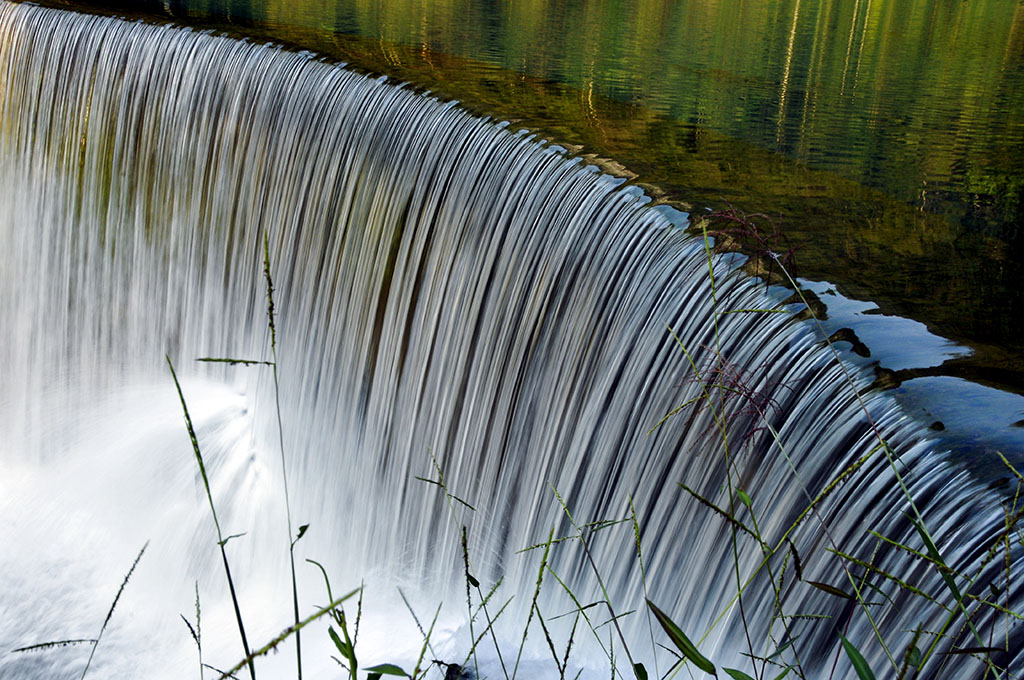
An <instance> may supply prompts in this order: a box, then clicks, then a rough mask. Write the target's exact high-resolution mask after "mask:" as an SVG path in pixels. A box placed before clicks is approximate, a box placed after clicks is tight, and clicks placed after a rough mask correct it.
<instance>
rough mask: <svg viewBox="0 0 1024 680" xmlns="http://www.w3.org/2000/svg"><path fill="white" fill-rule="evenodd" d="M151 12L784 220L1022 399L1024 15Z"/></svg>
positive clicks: (657, 10)
mask: <svg viewBox="0 0 1024 680" xmlns="http://www.w3.org/2000/svg"><path fill="white" fill-rule="evenodd" d="M114 2H115V3H116V2H118V0H114ZM150 3H151V9H152V10H154V11H164V12H168V13H170V14H171V15H173V16H176V17H179V18H187V19H189V20H190V21H192V22H196V21H198V22H203V21H212V22H214V23H216V24H218V25H220V24H224V23H226V24H228V25H234V26H237V27H240V28H242V30H244V32H246V33H249V34H253V33H255V34H257V35H262V36H265V37H268V38H273V39H276V40H284V41H287V42H290V43H293V44H295V45H300V46H304V47H309V48H312V49H315V50H317V51H320V52H323V53H325V54H328V55H332V56H335V57H337V58H341V59H344V60H346V61H348V62H350V63H352V64H354V65H355V66H357V67H359V68H362V69H365V70H367V71H372V72H377V73H387V74H389V75H392V76H394V77H397V78H399V79H408V80H410V81H412V82H414V83H415V84H417V85H418V86H421V87H424V88H429V89H431V90H433V91H436V92H438V93H439V94H441V95H442V96H445V97H451V98H457V99H460V100H462V101H463V102H464V104H466V105H467V106H468V107H469V108H471V109H473V110H475V111H477V112H480V113H484V114H490V115H494V116H497V117H499V118H505V119H513V120H515V121H517V122H519V123H520V124H521V125H523V126H524V127H529V128H532V129H536V130H539V131H541V132H542V133H543V134H545V135H548V136H550V137H551V138H553V139H556V140H558V141H559V142H563V143H568V144H578V145H581V146H583V147H584V151H585V152H594V153H597V154H601V155H603V156H607V157H610V158H614V159H615V160H616V161H619V162H621V163H623V164H624V165H625V166H627V167H628V168H629V169H630V170H631V171H633V172H635V173H637V174H638V175H639V177H638V181H641V182H644V183H649V184H653V185H657V186H656V188H654V189H652V192H653V193H657V192H658V191H663V192H665V193H666V194H667V197H668V198H673V199H677V200H681V201H685V202H686V203H688V204H690V205H692V206H693V207H694V208H695V209H696V210H700V209H701V208H703V207H704V206H711V207H721V206H722V205H724V203H725V202H726V201H728V202H731V203H732V204H734V205H736V206H738V207H740V208H741V209H744V210H747V211H758V212H767V213H771V214H776V215H780V216H781V218H782V225H783V228H784V230H785V231H786V232H787V233H788V234H789V235H790V236H791V238H792V239H794V240H796V241H802V242H803V243H804V246H803V248H802V249H801V251H800V252H799V254H798V261H799V263H800V265H801V270H800V273H801V274H802V275H804V276H807V277H809V278H827V279H829V280H831V281H834V282H836V283H838V284H839V285H840V287H841V288H842V289H843V291H844V292H845V293H846V294H848V295H850V296H853V297H858V298H861V299H870V300H874V301H876V302H878V303H879V304H880V306H881V307H882V308H883V309H884V310H886V311H888V312H893V313H898V314H903V315H907V316H911V317H913V318H916V319H919V320H921V321H924V322H926V323H928V324H929V326H931V327H932V329H933V330H935V331H936V332H938V333H940V334H943V335H945V336H947V337H950V338H952V339H954V340H957V341H962V342H964V341H966V342H969V343H970V344H971V345H972V346H974V347H975V348H976V349H978V350H979V353H978V356H977V357H976V358H975V359H973V360H972V361H974V362H976V363H977V364H978V365H979V366H984V367H985V368H986V369H987V372H986V374H988V375H992V376H1001V377H998V378H996V377H993V378H992V379H991V380H990V382H993V383H1000V384H1004V385H1009V386H1012V387H1014V388H1015V389H1017V390H1024V375H1022V369H1021V368H1020V367H1021V366H1024V294H1022V292H1021V290H1020V289H1021V285H1020V284H1021V283H1022V282H1024V229H1022V228H1021V223H1022V213H1024V2H1020V1H1014V0H969V1H965V2H961V1H951V0H852V1H851V0H843V1H839V0H820V1H818V2H810V1H809V0H766V1H765V2H758V3H750V2H743V1H742V0H721V1H713V0H689V1H685V0H684V1H675V0H599V1H588V2H582V1H576V2H572V1H567V0H559V1H555V0H507V1H505V2H495V1H492V2H481V1H480V0H386V1H384V0H227V1H225V0H184V1H182V0H167V1H166V2H158V1H156V0H150ZM103 4H106V5H108V6H109V5H110V4H111V3H110V2H106V3H103ZM130 4H131V5H132V6H133V7H137V6H138V5H139V3H138V2H132V3H130Z"/></svg>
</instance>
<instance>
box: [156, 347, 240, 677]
mask: <svg viewBox="0 0 1024 680" xmlns="http://www.w3.org/2000/svg"><path fill="white" fill-rule="evenodd" d="M165 358H166V359H167V367H168V368H169V369H170V370H171V378H173V379H174V387H175V388H176V389H177V390H178V399H180V400H181V410H182V412H183V413H184V414H185V426H186V427H187V428H188V437H189V440H190V441H191V442H192V451H193V453H195V456H196V464H197V465H198V466H199V474H200V476H201V477H202V479H203V488H204V489H205V490H206V500H207V501H209V503H210V515H211V516H212V517H213V526H214V528H215V529H216V530H217V546H218V547H219V548H220V556H221V560H222V561H223V563H224V574H225V576H227V579H228V590H229V591H230V592H231V604H232V605H233V606H234V608H235V621H236V622H237V623H238V634H239V636H240V637H241V638H242V649H243V653H244V655H245V657H246V659H248V663H247V664H243V665H248V667H249V676H250V678H251V679H252V680H256V666H255V664H253V662H252V659H251V658H249V640H248V637H247V636H246V634H245V624H244V623H243V621H242V610H241V607H240V606H239V604H238V594H237V593H236V592H235V581H234V579H233V578H231V566H230V564H228V554H227V551H226V550H225V549H224V546H225V544H227V542H228V540H230V538H231V537H228V538H227V539H225V538H224V534H223V533H222V532H221V528H220V520H218V519H217V508H216V506H215V505H214V503H213V493H212V492H211V491H210V479H209V477H207V475H206V464H205V463H203V452H202V451H201V450H200V448H199V439H198V438H197V437H196V430H195V428H194V427H193V426H192V417H191V416H190V415H189V412H188V404H186V403H185V395H184V393H183V392H182V391H181V383H180V382H178V374H177V373H175V372H174V364H173V363H172V362H171V357H170V356H165Z"/></svg>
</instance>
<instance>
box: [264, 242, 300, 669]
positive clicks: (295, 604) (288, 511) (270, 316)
mask: <svg viewBox="0 0 1024 680" xmlns="http://www.w3.org/2000/svg"><path fill="white" fill-rule="evenodd" d="M263 276H264V278H265V279H266V283H267V325H268V326H269V328H270V352H271V355H272V357H273V361H272V362H271V367H272V369H273V372H274V407H275V409H276V410H277V438H278V444H279V446H280V450H281V480H282V482H283V484H284V508H285V515H286V517H287V520H288V561H289V564H290V566H291V571H292V608H293V612H294V615H295V626H296V628H295V659H296V663H297V665H298V678H299V680H302V634H301V632H300V631H301V626H299V586H298V581H297V580H296V578H295V543H296V541H298V540H299V538H301V536H302V533H303V532H300V533H299V535H298V536H297V537H295V538H292V537H293V536H295V534H294V532H293V526H294V525H293V524H292V504H291V498H290V497H289V492H288V462H287V460H286V459H285V452H284V425H283V423H282V420H281V386H280V383H279V381H278V377H277V327H276V326H275V323H274V279H273V278H272V277H271V275H270V240H269V236H268V235H267V232H263ZM307 526H308V525H307Z"/></svg>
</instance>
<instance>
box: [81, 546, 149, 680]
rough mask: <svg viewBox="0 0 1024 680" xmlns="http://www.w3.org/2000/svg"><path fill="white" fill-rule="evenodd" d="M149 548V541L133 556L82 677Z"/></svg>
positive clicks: (87, 670)
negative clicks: (129, 581)
mask: <svg viewBox="0 0 1024 680" xmlns="http://www.w3.org/2000/svg"><path fill="white" fill-rule="evenodd" d="M147 547H149V541H146V542H145V544H143V546H142V549H141V550H139V554H138V555H136V556H135V561H134V562H132V566H131V568H130V569H129V570H128V573H127V574H125V575H124V580H122V581H121V587H119V588H118V589H117V595H115V596H114V601H113V602H111V603H110V609H109V610H107V616H106V618H104V619H103V625H102V626H100V632H99V633H97V635H96V639H95V640H94V641H93V643H92V649H91V650H89V659H88V661H86V662H85V668H83V669H82V677H83V678H84V677H85V674H86V673H88V672H89V666H90V665H92V658H93V656H94V655H95V654H96V648H97V647H99V646H100V638H102V637H103V631H105V630H106V629H107V624H108V623H110V618H111V617H112V616H113V615H114V609H115V608H116V607H117V603H118V601H119V600H120V599H121V593H123V592H124V587H125V586H126V585H128V579H130V578H131V577H132V573H133V572H134V571H135V567H137V566H139V560H141V559H142V554H143V553H145V552H146V548H147Z"/></svg>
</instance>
